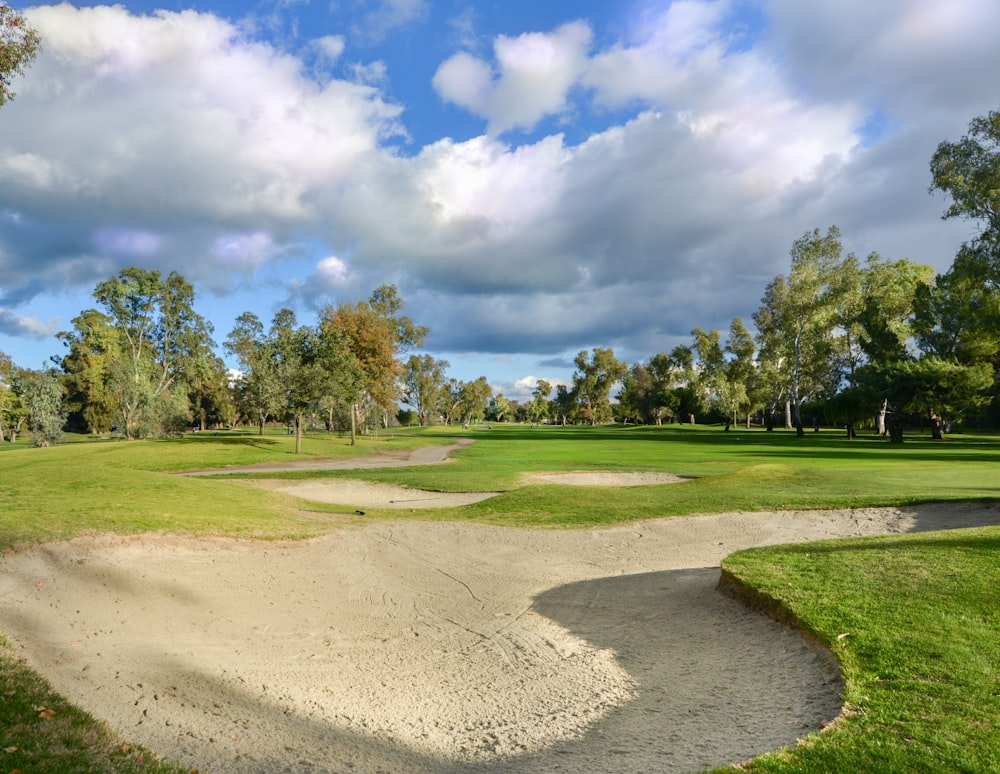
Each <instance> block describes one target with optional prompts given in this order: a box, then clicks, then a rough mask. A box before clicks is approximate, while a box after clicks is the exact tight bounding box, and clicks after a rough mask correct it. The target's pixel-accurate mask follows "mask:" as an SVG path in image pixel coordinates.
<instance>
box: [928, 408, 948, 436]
mask: <svg viewBox="0 0 1000 774" xmlns="http://www.w3.org/2000/svg"><path fill="white" fill-rule="evenodd" d="M927 418H928V419H929V420H930V421H931V439H933V440H935V441H943V440H944V420H943V419H941V417H940V416H939V415H938V414H937V413H936V412H935V411H934V409H927Z"/></svg>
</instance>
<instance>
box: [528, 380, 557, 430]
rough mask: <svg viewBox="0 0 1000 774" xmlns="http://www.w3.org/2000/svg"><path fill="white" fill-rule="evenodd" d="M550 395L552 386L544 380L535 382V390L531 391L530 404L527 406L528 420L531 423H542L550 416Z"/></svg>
mask: <svg viewBox="0 0 1000 774" xmlns="http://www.w3.org/2000/svg"><path fill="white" fill-rule="evenodd" d="M551 394H552V385H551V383H549V382H548V381H546V380H545V379H539V380H538V381H537V382H535V388H534V389H533V390H532V391H531V402H530V403H529V404H528V418H529V419H530V420H531V421H532V422H542V421H544V420H546V419H548V418H549V416H550V413H551V412H550V406H549V395H551Z"/></svg>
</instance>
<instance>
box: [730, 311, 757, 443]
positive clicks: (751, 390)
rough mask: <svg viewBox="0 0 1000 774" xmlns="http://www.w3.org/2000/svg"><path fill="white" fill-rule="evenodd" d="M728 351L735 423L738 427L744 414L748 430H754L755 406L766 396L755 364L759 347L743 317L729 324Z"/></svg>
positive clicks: (731, 399) (731, 405)
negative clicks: (740, 415)
mask: <svg viewBox="0 0 1000 774" xmlns="http://www.w3.org/2000/svg"><path fill="white" fill-rule="evenodd" d="M724 349H725V353H726V355H727V356H728V359H727V360H726V365H725V368H724V371H725V381H726V385H727V389H726V398H727V400H728V403H729V410H730V412H731V413H732V421H733V423H734V424H735V423H736V421H737V415H738V414H739V413H740V412H743V413H744V414H745V416H746V424H747V427H750V412H752V411H753V409H754V407H755V406H757V405H760V404H761V403H763V401H764V397H765V394H764V391H763V384H762V382H761V380H760V378H759V374H758V370H757V365H756V362H755V355H756V353H757V347H756V345H755V344H754V341H753V336H752V335H751V333H750V331H748V330H747V327H746V325H744V324H743V320H742V319H741V318H739V317H734V318H733V321H732V322H731V323H730V324H729V334H728V336H727V337H726V344H725V348H724ZM727 424H728V420H727Z"/></svg>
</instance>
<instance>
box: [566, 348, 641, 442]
mask: <svg viewBox="0 0 1000 774" xmlns="http://www.w3.org/2000/svg"><path fill="white" fill-rule="evenodd" d="M573 362H574V363H575V364H576V371H575V372H574V374H573V393H574V395H575V396H576V399H577V401H578V403H579V406H578V412H579V416H580V417H581V418H582V419H584V420H585V421H587V422H589V423H590V424H591V425H596V424H597V423H598V422H610V421H611V419H612V412H611V389H612V387H614V385H615V384H617V383H619V382H621V380H622V379H623V378H624V377H625V374H626V373H627V372H628V367H627V366H626V365H625V364H624V363H623V362H621V361H620V360H619V359H618V358H616V357H615V353H614V350H613V349H610V348H600V347H595V348H594V349H593V350H592V352H591V354H590V355H588V354H587V351H586V350H583V351H581V352H580V353H579V354H578V355H577V356H576V357H575V358H574V359H573Z"/></svg>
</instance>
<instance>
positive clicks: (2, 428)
mask: <svg viewBox="0 0 1000 774" xmlns="http://www.w3.org/2000/svg"><path fill="white" fill-rule="evenodd" d="M13 377H14V361H13V360H11V357H10V355H8V354H6V353H5V352H0V443H3V442H4V441H5V440H7V437H6V436H7V424H8V421H9V418H10V414H9V412H10V411H11V409H12V408H13V406H14V402H15V401H16V398H17V396H16V395H15V394H14V390H13V384H12V382H13ZM11 443H13V438H12V439H11Z"/></svg>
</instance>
